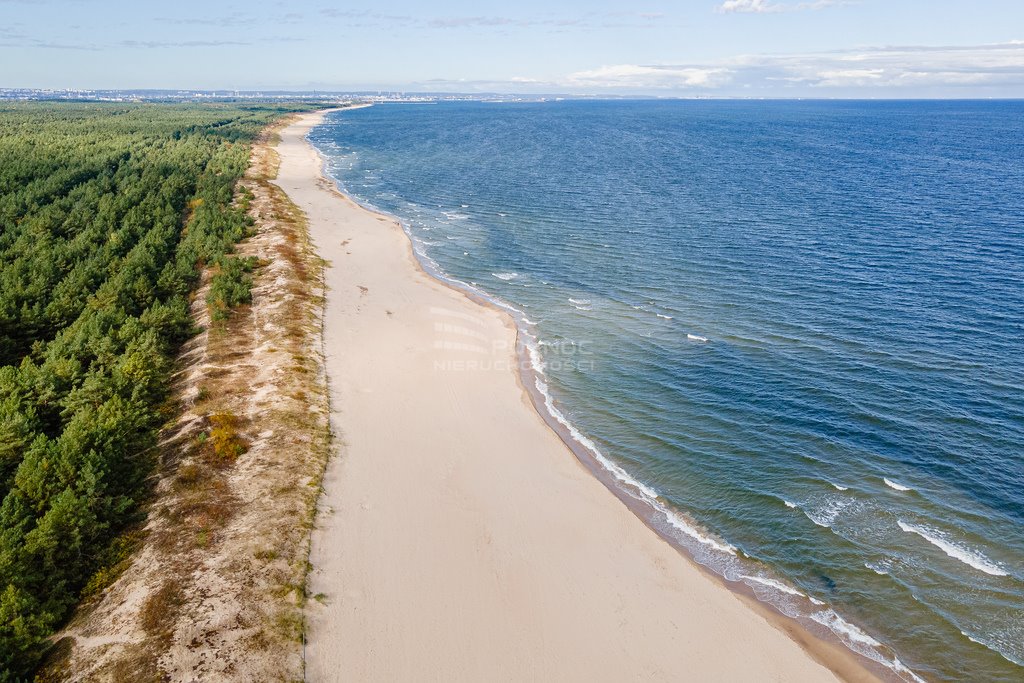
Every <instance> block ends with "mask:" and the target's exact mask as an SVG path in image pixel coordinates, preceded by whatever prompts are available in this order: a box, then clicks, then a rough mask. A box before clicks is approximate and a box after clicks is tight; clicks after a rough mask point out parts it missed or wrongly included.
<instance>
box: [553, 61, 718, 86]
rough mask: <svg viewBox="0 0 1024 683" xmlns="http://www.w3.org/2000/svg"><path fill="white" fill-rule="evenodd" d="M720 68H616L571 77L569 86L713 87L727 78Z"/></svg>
mask: <svg viewBox="0 0 1024 683" xmlns="http://www.w3.org/2000/svg"><path fill="white" fill-rule="evenodd" d="M728 73H729V70H728V69H726V68H724V67H720V66H715V67H694V66H661V65H653V66H645V65H641V64H616V65H612V66H602V67H600V68H597V69H591V70H589V71H577V72H576V73H573V74H569V76H568V77H567V78H566V84H567V85H571V86H576V87H589V88H594V87H596V88H630V89H675V88H694V87H710V86H713V85H715V84H717V83H719V82H721V81H723V80H724V79H725V78H727V77H728Z"/></svg>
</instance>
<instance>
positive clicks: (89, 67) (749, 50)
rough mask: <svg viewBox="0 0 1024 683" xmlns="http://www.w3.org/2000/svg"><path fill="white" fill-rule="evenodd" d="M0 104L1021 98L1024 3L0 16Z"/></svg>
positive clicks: (77, 5) (188, 2) (908, 0)
mask: <svg viewBox="0 0 1024 683" xmlns="http://www.w3.org/2000/svg"><path fill="white" fill-rule="evenodd" d="M0 87H51V88H65V87H70V88H197V89H199V88H202V89H215V88H220V89H225V88H227V89H302V90H306V89H313V88H316V89H344V90H348V89H373V90H376V89H401V90H431V91H457V92H475V91H497V92H528V93H555V92H567V93H579V94H622V95H629V94H645V95H667V96H678V95H682V96H705V95H711V96H752V97H760V96H775V97H796V96H801V97H803V96H811V97H989V96H994V97H1024V2H1022V1H1021V0H972V1H970V2H968V1H954V0H933V1H930V2H928V1H925V0H850V1H843V0H831V1H830V0H675V1H673V2H670V1H667V0H633V1H632V2H626V1H621V0H591V1H590V2H583V1H581V0H571V1H567V2H558V3H555V2H550V1H548V2H544V1H541V0H518V1H517V2H508V1H506V2H492V1H490V0H476V1H475V2H470V1H468V0H435V2H431V3H423V2H411V1H390V2H389V1H388V0H378V1H377V2H370V1H368V0H356V1H354V2H337V1H333V2H332V1H324V2H317V1H315V0H314V1H294V2H279V1H267V0H250V1H248V2H221V1H219V0H206V1H197V0H178V1H177V2H146V1H144V0H137V1H136V2H123V1H120V0H117V1H113V0H0Z"/></svg>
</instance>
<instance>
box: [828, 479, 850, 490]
mask: <svg viewBox="0 0 1024 683" xmlns="http://www.w3.org/2000/svg"><path fill="white" fill-rule="evenodd" d="M829 483H830V484H832V488H834V489H835V490H836V491H849V490H850V487H849V486H840V485H839V484H837V483H835V482H834V481H830V482H829Z"/></svg>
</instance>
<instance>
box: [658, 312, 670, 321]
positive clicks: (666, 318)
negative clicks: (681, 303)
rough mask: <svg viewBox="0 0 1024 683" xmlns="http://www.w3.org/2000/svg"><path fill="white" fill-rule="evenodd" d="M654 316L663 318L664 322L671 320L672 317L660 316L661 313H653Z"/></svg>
mask: <svg viewBox="0 0 1024 683" xmlns="http://www.w3.org/2000/svg"><path fill="white" fill-rule="evenodd" d="M655 315H656V316H658V317H659V318H664V319H665V320H672V316H670V315H662V314H661V313H655Z"/></svg>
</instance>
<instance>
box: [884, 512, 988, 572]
mask: <svg viewBox="0 0 1024 683" xmlns="http://www.w3.org/2000/svg"><path fill="white" fill-rule="evenodd" d="M896 523H897V524H899V525H900V528H901V529H903V530H904V531H906V532H907V533H910V534H917V535H918V536H920V537H921V538H923V539H924V540H926V541H928V542H929V543H931V544H932V545H934V546H935V547H936V548H938V549H939V550H941V551H942V552H944V553H946V554H947V555H949V556H950V557H952V558H953V559H955V560H959V561H961V562H963V563H964V564H966V565H970V566H971V567H974V568H975V569H977V570H978V571H982V572H985V573H986V574H989V575H991V576H1007V575H1008V574H1007V572H1006V570H1004V569H1003V568H1002V567H1000V566H999V565H997V564H996V563H994V562H992V560H990V559H988V558H987V557H985V556H984V555H983V554H981V553H980V552H978V551H977V550H972V549H971V548H967V547H965V546H962V545H959V544H957V543H954V542H953V541H950V540H949V539H947V538H943V534H942V532H940V531H936V530H935V529H928V528H926V527H920V526H914V525H913V524H907V523H906V522H904V521H903V520H896Z"/></svg>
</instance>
